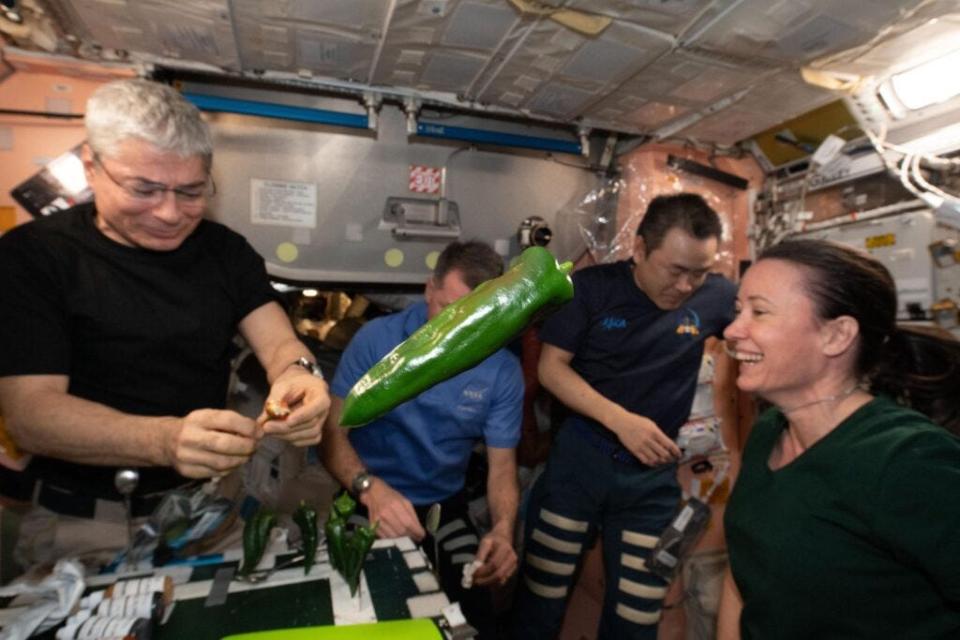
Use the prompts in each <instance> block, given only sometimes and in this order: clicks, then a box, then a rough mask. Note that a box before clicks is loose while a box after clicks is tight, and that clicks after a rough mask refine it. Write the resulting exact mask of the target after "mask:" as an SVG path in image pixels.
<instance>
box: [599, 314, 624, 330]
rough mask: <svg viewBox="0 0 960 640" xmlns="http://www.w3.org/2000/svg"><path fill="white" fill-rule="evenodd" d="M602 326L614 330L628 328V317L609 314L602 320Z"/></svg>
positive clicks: (604, 328)
mask: <svg viewBox="0 0 960 640" xmlns="http://www.w3.org/2000/svg"><path fill="white" fill-rule="evenodd" d="M600 326H601V327H603V330H604V331H613V330H614V329H626V328H627V319H626V318H618V317H616V316H607V317H606V318H604V319H603V320H601V321H600Z"/></svg>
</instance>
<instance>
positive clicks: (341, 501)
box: [330, 491, 357, 522]
mask: <svg viewBox="0 0 960 640" xmlns="http://www.w3.org/2000/svg"><path fill="white" fill-rule="evenodd" d="M356 509H357V503H356V501H355V500H354V499H353V498H351V497H350V494H349V493H347V492H346V491H344V492H343V493H341V494H340V495H339V496H337V499H336V500H334V501H333V508H332V509H331V511H330V514H331V515H333V513H334V512H336V514H337V515H338V516H340V517H341V518H343V521H344V522H346V521H347V520H349V519H350V516H352V515H353V512H354V511H356Z"/></svg>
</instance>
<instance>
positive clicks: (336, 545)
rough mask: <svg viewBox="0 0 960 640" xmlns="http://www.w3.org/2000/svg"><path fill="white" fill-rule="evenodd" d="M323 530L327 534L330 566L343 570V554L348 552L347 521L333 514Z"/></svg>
mask: <svg viewBox="0 0 960 640" xmlns="http://www.w3.org/2000/svg"><path fill="white" fill-rule="evenodd" d="M323 531H324V533H325V534H326V535H327V553H328V555H329V556H330V566H331V567H333V568H334V569H336V570H337V571H340V572H342V571H343V569H342V567H343V556H344V554H345V553H346V541H347V523H346V522H345V521H344V520H341V519H340V518H339V517H336V518H335V517H333V516H331V517H330V518H328V519H327V523H326V524H325V525H323Z"/></svg>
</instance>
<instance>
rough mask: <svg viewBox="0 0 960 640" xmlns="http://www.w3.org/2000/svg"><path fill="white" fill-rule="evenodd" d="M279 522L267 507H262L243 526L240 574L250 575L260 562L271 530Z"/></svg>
mask: <svg viewBox="0 0 960 640" xmlns="http://www.w3.org/2000/svg"><path fill="white" fill-rule="evenodd" d="M276 523H277V516H276V515H274V514H273V513H271V512H270V511H267V510H265V509H260V510H259V511H257V513H256V514H254V516H253V517H252V518H250V519H249V520H247V522H246V524H244V526H243V565H242V566H241V567H240V572H239V573H240V575H241V576H246V575H249V574H250V573H251V572H252V571H253V570H254V569H255V568H256V566H257V564H258V563H259V562H260V558H262V557H263V552H264V551H265V550H266V549H267V543H269V542H270V531H271V530H272V529H273V526H274V525H275V524H276Z"/></svg>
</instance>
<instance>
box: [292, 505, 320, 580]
mask: <svg viewBox="0 0 960 640" xmlns="http://www.w3.org/2000/svg"><path fill="white" fill-rule="evenodd" d="M293 521H294V522H295V523H296V525H297V527H299V528H300V540H301V541H302V542H303V574H304V575H307V574H308V573H310V567H312V566H313V562H314V560H315V559H316V557H317V512H316V510H315V509H314V508H313V507H311V506H309V505H307V503H306V502H304V501H303V500H301V501H300V506H299V507H297V510H296V511H294V512H293Z"/></svg>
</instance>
